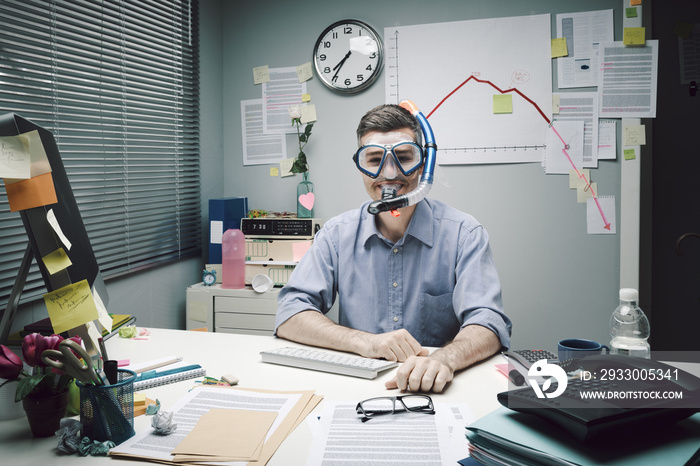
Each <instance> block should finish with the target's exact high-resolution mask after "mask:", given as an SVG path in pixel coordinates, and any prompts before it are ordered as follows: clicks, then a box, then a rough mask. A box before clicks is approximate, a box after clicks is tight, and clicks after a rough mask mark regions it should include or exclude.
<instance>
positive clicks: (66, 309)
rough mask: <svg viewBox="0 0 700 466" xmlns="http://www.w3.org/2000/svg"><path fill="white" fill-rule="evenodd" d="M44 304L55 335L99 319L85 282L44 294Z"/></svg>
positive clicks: (88, 286) (88, 287)
mask: <svg viewBox="0 0 700 466" xmlns="http://www.w3.org/2000/svg"><path fill="white" fill-rule="evenodd" d="M44 302H45V303H46V308H47V309H48V311H49V318H50V319H51V325H52V326H53V331H54V332H55V333H63V332H65V331H68V330H71V329H74V328H75V327H77V326H79V325H83V324H85V323H87V322H90V321H93V320H95V319H97V318H98V317H99V316H98V315H97V307H95V300H94V299H93V298H92V293H91V292H90V285H89V284H88V281H87V280H82V281H79V282H77V283H73V284H71V285H67V286H64V287H63V288H59V289H57V290H54V291H52V292H50V293H46V294H45V295H44Z"/></svg>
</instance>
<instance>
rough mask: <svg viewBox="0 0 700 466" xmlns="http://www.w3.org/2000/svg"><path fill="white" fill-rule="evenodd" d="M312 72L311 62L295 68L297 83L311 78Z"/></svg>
mask: <svg viewBox="0 0 700 466" xmlns="http://www.w3.org/2000/svg"><path fill="white" fill-rule="evenodd" d="M313 76H314V72H313V70H312V69H311V62H308V63H304V64H303V65H299V66H297V77H298V78H299V82H300V83H303V82H306V81H308V80H309V79H311V78H313Z"/></svg>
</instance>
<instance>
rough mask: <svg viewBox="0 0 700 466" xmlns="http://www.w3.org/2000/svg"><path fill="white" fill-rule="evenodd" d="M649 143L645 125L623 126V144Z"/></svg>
mask: <svg viewBox="0 0 700 466" xmlns="http://www.w3.org/2000/svg"><path fill="white" fill-rule="evenodd" d="M646 143H647V138H646V134H645V132H644V125H630V126H623V127H622V145H623V146H643V145H645V144H646Z"/></svg>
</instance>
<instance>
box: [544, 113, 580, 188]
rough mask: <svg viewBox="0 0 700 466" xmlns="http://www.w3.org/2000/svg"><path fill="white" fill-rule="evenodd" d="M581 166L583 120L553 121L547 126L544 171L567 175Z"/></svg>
mask: <svg viewBox="0 0 700 466" xmlns="http://www.w3.org/2000/svg"><path fill="white" fill-rule="evenodd" d="M582 166H583V121H576V120H571V121H554V122H552V126H551V127H549V128H547V150H546V151H545V155H544V167H545V173H547V174H548V175H568V174H569V171H571V170H580V169H581V168H582Z"/></svg>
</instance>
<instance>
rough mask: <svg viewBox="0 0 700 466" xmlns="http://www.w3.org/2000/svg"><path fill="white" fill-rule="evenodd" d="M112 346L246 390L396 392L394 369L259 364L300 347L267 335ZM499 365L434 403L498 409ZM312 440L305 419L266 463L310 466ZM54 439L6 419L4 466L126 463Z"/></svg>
mask: <svg viewBox="0 0 700 466" xmlns="http://www.w3.org/2000/svg"><path fill="white" fill-rule="evenodd" d="M106 346H107V352H108V354H109V357H110V358H112V359H130V360H131V362H132V363H138V362H144V361H150V360H153V359H158V358H162V357H167V356H181V357H183V358H184V359H185V361H187V362H191V363H194V364H201V365H202V366H203V367H205V368H206V370H207V375H209V376H212V377H217V378H218V377H221V376H222V375H224V374H227V373H231V374H234V375H236V376H237V377H238V378H239V379H240V383H239V386H241V387H246V388H263V389H275V390H314V391H315V393H316V394H318V395H322V396H323V397H324V399H326V400H338V401H352V402H357V401H360V400H363V399H366V398H371V397H373V396H381V395H384V394H386V393H390V394H395V393H398V392H397V391H387V390H386V389H385V388H384V382H385V381H387V380H389V379H390V378H391V377H392V376H393V374H394V372H395V370H390V371H388V372H386V373H384V374H382V375H380V376H379V377H377V378H376V379H374V380H366V379H360V378H355V377H346V376H342V375H335V374H328V373H323V372H314V371H309V370H304V369H296V368H292V367H285V366H278V365H274V364H266V363H263V362H261V361H260V354H259V353H260V351H261V350H264V349H270V348H276V347H282V346H300V345H296V344H295V343H292V342H289V341H286V340H282V339H277V338H274V337H268V336H257V335H241V334H229V333H206V332H192V331H180V330H163V329H153V330H151V334H150V336H149V339H148V340H147V341H144V340H125V339H122V338H119V337H116V336H115V337H113V338H110V339H109V340H107V342H106ZM501 362H503V357H502V356H500V355H497V356H495V357H493V358H491V359H490V360H488V361H485V362H483V363H481V364H478V365H476V366H473V367H471V368H469V369H467V370H465V371H463V372H460V373H458V374H457V375H456V376H455V378H454V380H453V381H452V382H451V384H450V386H449V388H448V389H447V390H446V391H445V392H444V393H442V394H435V395H431V396H432V397H433V400H435V401H436V402H459V403H465V402H466V403H468V404H469V406H470V407H471V409H472V412H473V413H474V415H475V416H476V417H477V418H478V417H481V416H484V415H485V414H488V413H489V412H491V411H493V410H494V409H496V408H497V407H499V406H500V404H499V403H498V401H497V400H496V394H497V393H498V392H501V391H505V390H508V382H507V379H506V378H505V377H504V376H503V375H502V374H500V373H499V372H498V371H496V369H495V367H494V364H497V363H501ZM192 385H193V381H192V380H190V381H183V382H178V383H175V384H170V385H166V386H161V387H155V388H150V389H148V390H144V391H143V393H145V394H146V395H147V396H148V397H149V398H152V399H156V398H157V399H158V400H159V401H160V402H161V405H162V406H161V409H162V410H164V411H169V410H170V407H172V406H173V405H174V404H175V403H176V402H177V401H178V400H179V399H180V398H182V397H183V396H184V394H185V393H186V392H187V390H188V389H189V388H191V387H192ZM322 408H323V402H321V405H319V407H317V408H316V411H315V413H319V412H320V411H321V409H322ZM150 420H151V417H150V416H139V417H136V418H135V419H134V429H135V430H136V431H137V432H139V431H140V430H142V429H144V428H147V427H150ZM312 441H313V438H312V435H311V431H310V430H309V428H308V426H307V424H306V423H302V424H301V425H300V426H299V427H298V428H297V429H296V430H295V431H294V432H292V434H291V435H290V436H289V437H288V438H287V439H286V440H285V442H284V443H283V444H282V446H281V447H280V448H279V449H278V450H277V453H276V454H275V455H274V456H273V457H272V459H271V460H270V462H269V463H268V464H269V465H272V466H274V465H285V466H290V465H303V464H305V463H306V459H307V456H308V452H309V449H310V447H311V443H312ZM56 444H57V438H56V437H49V438H44V439H38V438H33V437H32V434H31V432H30V431H29V424H28V423H27V420H26V418H21V419H17V420H14V421H0V453H1V454H2V455H1V456H2V461H3V463H4V464H12V465H13V466H22V465H27V466H36V465H38V464H42V463H45V464H51V465H52V466H54V465H55V466H63V465H66V466H75V464H76V463H75V462H76V461H79V462H80V464H81V465H93V464H99V465H104V464H106V463H107V462H110V461H111V462H114V461H122V460H117V459H113V458H97V457H87V458H79V457H76V456H58V455H55V454H54V452H53V448H54V447H55V446H56ZM465 456H466V452H465ZM123 464H128V463H123ZM151 464H153V463H151Z"/></svg>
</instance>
